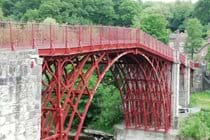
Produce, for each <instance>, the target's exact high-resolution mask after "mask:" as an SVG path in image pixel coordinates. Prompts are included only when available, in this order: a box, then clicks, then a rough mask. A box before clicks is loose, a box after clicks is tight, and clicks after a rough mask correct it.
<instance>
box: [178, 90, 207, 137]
mask: <svg viewBox="0 0 210 140" xmlns="http://www.w3.org/2000/svg"><path fill="white" fill-rule="evenodd" d="M209 101H210V93H209V91H207V92H199V93H193V94H192V95H191V97H190V106H191V107H201V109H202V110H204V111H201V112H200V113H197V114H194V115H191V116H190V117H189V118H186V119H184V120H183V121H182V122H181V129H180V135H181V136H182V137H185V139H186V137H192V138H195V139H196V140H203V139H209V138H210V117H209V116H210V112H209V111H210V104H209Z"/></svg>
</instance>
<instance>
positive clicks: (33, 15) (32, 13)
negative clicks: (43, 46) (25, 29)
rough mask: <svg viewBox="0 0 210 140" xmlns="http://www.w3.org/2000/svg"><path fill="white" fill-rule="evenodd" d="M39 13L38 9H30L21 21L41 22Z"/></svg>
mask: <svg viewBox="0 0 210 140" xmlns="http://www.w3.org/2000/svg"><path fill="white" fill-rule="evenodd" d="M39 19H40V16H39V11H38V10H37V9H29V10H27V11H26V13H25V14H24V15H23V16H22V18H21V20H23V21H33V20H35V21H39Z"/></svg>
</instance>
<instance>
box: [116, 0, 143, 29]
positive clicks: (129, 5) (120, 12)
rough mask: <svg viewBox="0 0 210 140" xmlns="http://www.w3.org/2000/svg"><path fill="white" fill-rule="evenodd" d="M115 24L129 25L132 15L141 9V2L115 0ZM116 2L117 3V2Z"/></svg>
mask: <svg viewBox="0 0 210 140" xmlns="http://www.w3.org/2000/svg"><path fill="white" fill-rule="evenodd" d="M115 2H116V3H115V4H116V5H117V7H116V6H115V8H116V9H115V12H116V19H115V25H120V26H131V25H132V21H133V19H134V17H135V16H136V15H137V14H138V13H139V12H140V11H141V9H142V8H141V5H140V4H141V3H140V2H139V3H137V2H136V1H130V0H122V1H115ZM117 2H118V3H117Z"/></svg>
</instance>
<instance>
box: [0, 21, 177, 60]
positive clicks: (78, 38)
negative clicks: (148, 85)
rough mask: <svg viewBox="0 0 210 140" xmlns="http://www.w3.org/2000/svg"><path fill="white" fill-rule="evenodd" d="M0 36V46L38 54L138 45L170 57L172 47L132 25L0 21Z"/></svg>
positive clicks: (123, 47) (46, 54) (56, 53)
mask: <svg viewBox="0 0 210 140" xmlns="http://www.w3.org/2000/svg"><path fill="white" fill-rule="evenodd" d="M0 36H3V37H2V38H0V48H4V49H6V48H7V49H9V48H10V49H12V50H18V49H32V48H37V49H38V50H39V54H40V56H52V55H72V54H78V53H86V52H90V51H100V50H102V49H103V50H107V49H108V50H115V49H130V48H142V49H144V50H146V51H148V52H150V53H152V54H155V55H158V56H159V57H162V58H164V59H166V60H168V61H173V49H172V48H170V47H168V46H167V45H165V44H163V43H162V42H160V41H158V40H156V39H154V38H153V37H152V36H150V35H148V34H146V33H144V32H143V31H141V30H139V29H134V28H124V27H107V26H67V25H46V24H36V23H28V24H25V23H7V22H0ZM102 46H103V47H102Z"/></svg>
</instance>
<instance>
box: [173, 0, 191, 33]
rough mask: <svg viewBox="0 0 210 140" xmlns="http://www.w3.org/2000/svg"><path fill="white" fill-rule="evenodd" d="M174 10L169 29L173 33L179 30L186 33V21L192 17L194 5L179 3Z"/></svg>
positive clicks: (174, 6)
mask: <svg viewBox="0 0 210 140" xmlns="http://www.w3.org/2000/svg"><path fill="white" fill-rule="evenodd" d="M171 8H172V11H171V12H172V16H171V17H170V18H169V27H170V29H171V30H172V31H175V30H177V29H179V30H182V31H184V30H185V26H184V21H185V20H186V19H188V18H189V17H190V16H191V13H192V11H193V5H192V3H191V2H180V1H177V2H176V3H175V4H174V5H172V6H171Z"/></svg>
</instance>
